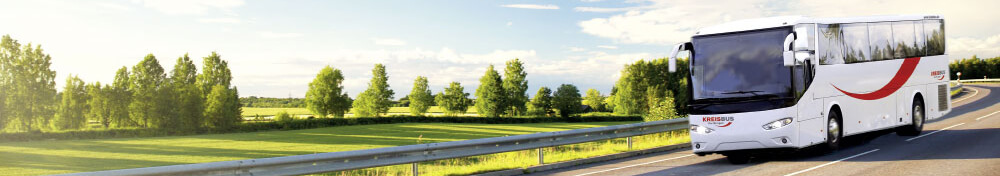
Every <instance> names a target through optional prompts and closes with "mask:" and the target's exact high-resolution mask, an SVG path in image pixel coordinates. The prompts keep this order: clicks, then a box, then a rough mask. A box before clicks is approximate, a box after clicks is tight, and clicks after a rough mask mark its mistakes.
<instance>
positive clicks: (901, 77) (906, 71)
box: [830, 57, 920, 100]
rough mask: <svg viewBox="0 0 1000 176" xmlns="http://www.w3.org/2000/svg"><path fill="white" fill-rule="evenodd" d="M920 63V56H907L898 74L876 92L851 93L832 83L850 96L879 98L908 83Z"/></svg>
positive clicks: (864, 98) (869, 98) (866, 98)
mask: <svg viewBox="0 0 1000 176" xmlns="http://www.w3.org/2000/svg"><path fill="white" fill-rule="evenodd" d="M918 63H920V58H919V57H914V58H906V59H905V60H903V65H901V66H899V70H898V71H896V76H893V77H892V80H889V83H887V84H885V86H882V88H880V89H878V90H876V91H874V92H870V93H864V94H860V93H851V92H847V91H844V90H842V89H840V88H839V87H837V86H836V85H833V84H830V85H831V86H833V88H835V89H837V90H839V91H840V92H843V93H844V94H846V95H847V96H850V97H854V98H857V99H862V100H878V99H881V98H885V97H887V96H889V95H892V93H893V92H896V90H899V88H901V87H903V84H906V81H907V80H909V79H910V75H913V70H914V69H916V68H917V64H918Z"/></svg>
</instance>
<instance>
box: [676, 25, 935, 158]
mask: <svg viewBox="0 0 1000 176" xmlns="http://www.w3.org/2000/svg"><path fill="white" fill-rule="evenodd" d="M944 34H945V33H944V19H943V18H942V17H941V16H938V15H893V16H869V17H849V18H808V17H801V16H784V17H770V18H760V19H750V20H741V21H734V22H729V23H724V24H720V25H716V26H711V27H707V28H703V29H700V30H699V31H698V32H697V33H695V35H693V36H692V37H691V40H690V42H683V43H680V44H677V45H675V46H674V47H673V51H672V52H671V55H670V57H669V61H668V65H669V70H670V71H671V72H673V71H675V70H676V59H677V55H678V53H686V54H687V55H688V58H689V62H688V64H689V65H687V66H688V68H689V69H688V71H689V72H690V73H689V74H690V77H689V79H688V81H689V84H688V88H689V90H691V91H689V96H688V97H689V99H688V101H689V102H690V103H689V105H688V106H687V107H686V108H687V110H688V112H689V114H690V116H689V123H690V135H691V148H692V149H693V150H694V153H695V154H697V155H699V156H704V155H708V154H722V155H724V156H726V157H727V159H728V160H729V161H730V162H731V163H733V164H742V163H747V162H749V161H750V159H751V157H753V156H755V155H759V154H765V153H773V152H775V151H788V150H791V151H796V150H798V149H802V148H806V147H811V146H816V147H825V148H829V149H831V150H835V149H837V148H838V147H839V145H840V143H841V141H842V139H843V138H844V137H846V136H851V135H856V134H862V133H866V132H872V131H880V130H895V132H896V133H897V134H898V135H903V136H913V135H919V134H920V133H921V131H922V129H923V124H924V122H925V121H927V120H932V119H935V118H939V117H941V116H943V115H945V114H947V113H948V112H949V111H950V107H951V101H950V99H951V97H950V96H949V90H948V89H949V87H948V79H946V78H947V77H948V75H949V70H948V55H947V54H946V53H945V41H944V39H945V37H944Z"/></svg>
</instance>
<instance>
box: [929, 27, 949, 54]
mask: <svg viewBox="0 0 1000 176" xmlns="http://www.w3.org/2000/svg"><path fill="white" fill-rule="evenodd" d="M924 37H925V38H927V55H928V56H934V55H943V54H944V49H945V48H944V21H942V20H924Z"/></svg>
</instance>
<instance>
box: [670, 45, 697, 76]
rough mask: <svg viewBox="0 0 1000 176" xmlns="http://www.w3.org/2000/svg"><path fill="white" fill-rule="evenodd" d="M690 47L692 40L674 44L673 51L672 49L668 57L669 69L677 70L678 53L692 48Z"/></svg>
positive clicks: (671, 70)
mask: <svg viewBox="0 0 1000 176" xmlns="http://www.w3.org/2000/svg"><path fill="white" fill-rule="evenodd" d="M690 47H691V42H684V43H679V44H677V45H674V49H673V51H670V57H669V58H667V70H668V71H670V73H673V72H676V71H677V54H678V53H680V52H681V51H687V50H690V49H691V48H690Z"/></svg>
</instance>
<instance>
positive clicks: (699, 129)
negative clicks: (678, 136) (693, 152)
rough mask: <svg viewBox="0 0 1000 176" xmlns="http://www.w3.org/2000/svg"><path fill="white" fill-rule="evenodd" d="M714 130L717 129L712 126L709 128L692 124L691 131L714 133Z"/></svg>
mask: <svg viewBox="0 0 1000 176" xmlns="http://www.w3.org/2000/svg"><path fill="white" fill-rule="evenodd" d="M712 131H715V130H713V129H711V128H708V127H704V126H698V125H691V132H692V133H699V134H708V133H712Z"/></svg>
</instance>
